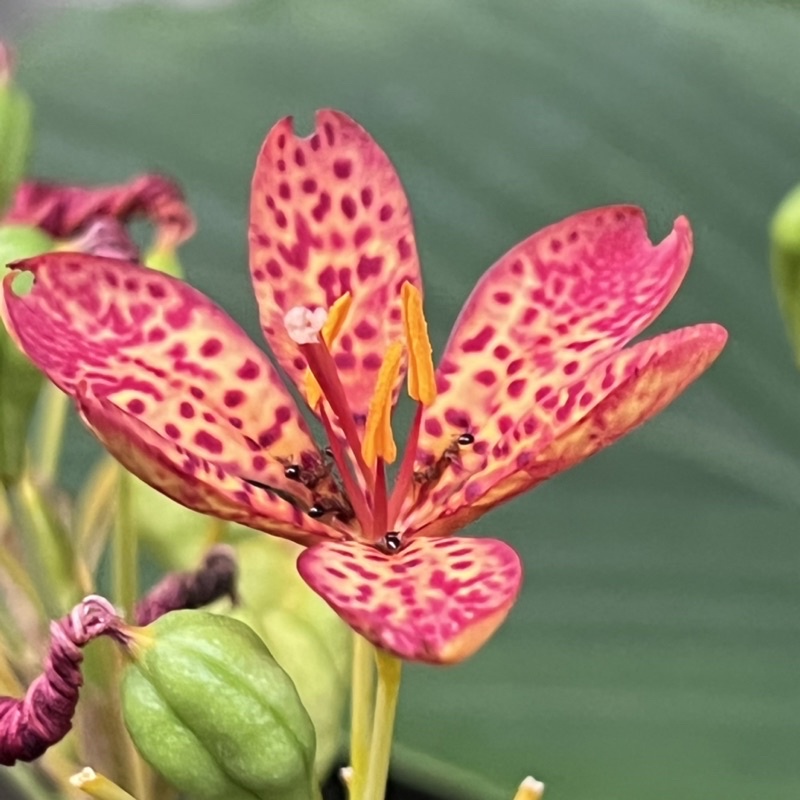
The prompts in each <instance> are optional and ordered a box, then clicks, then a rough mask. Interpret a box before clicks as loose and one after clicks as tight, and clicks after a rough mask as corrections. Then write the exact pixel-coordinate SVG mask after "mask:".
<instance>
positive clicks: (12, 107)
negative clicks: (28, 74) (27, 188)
mask: <svg viewBox="0 0 800 800" xmlns="http://www.w3.org/2000/svg"><path fill="white" fill-rule="evenodd" d="M0 55H1V54H0ZM32 121H33V109H32V108H31V104H30V101H29V100H28V97H27V96H26V95H25V93H24V92H23V91H22V90H21V89H19V87H17V85H16V84H15V83H14V82H13V81H12V80H10V79H8V80H5V81H4V76H3V75H0V214H2V212H3V211H4V210H5V209H6V207H7V205H8V203H9V201H10V199H11V197H12V195H13V193H14V190H15V189H16V188H17V184H18V183H19V182H20V181H21V180H22V177H23V175H24V174H25V165H26V163H27V160H28V153H29V151H30V145H31V128H32Z"/></svg>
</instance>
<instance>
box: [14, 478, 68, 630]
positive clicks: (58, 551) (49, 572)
mask: <svg viewBox="0 0 800 800" xmlns="http://www.w3.org/2000/svg"><path fill="white" fill-rule="evenodd" d="M8 497H9V500H10V504H11V509H12V515H13V518H14V525H15V528H16V530H17V535H18V536H19V540H20V544H21V545H22V548H23V551H24V554H25V561H26V562H27V567H28V572H29V573H30V575H31V579H32V580H33V583H34V585H35V586H36V592H37V594H38V595H39V597H40V598H41V600H42V603H43V605H44V607H45V609H46V611H47V616H48V617H50V618H51V619H56V618H58V617H60V616H61V615H62V614H64V613H65V612H66V611H67V610H68V609H69V608H71V607H72V606H73V605H75V603H76V602H77V601H78V599H79V597H78V595H79V589H78V586H77V583H76V569H75V558H74V553H73V550H72V543H71V541H70V539H69V535H68V534H67V532H66V531H65V530H64V527H63V525H62V524H61V522H60V520H59V519H58V515H57V514H56V512H55V510H54V509H53V508H52V507H51V506H50V503H49V502H48V500H47V498H46V497H45V496H44V495H43V494H42V492H41V491H40V489H39V487H38V486H37V485H36V484H35V483H34V482H33V480H32V479H31V476H30V475H28V474H24V475H22V477H21V478H20V479H19V480H18V481H17V483H16V484H14V486H12V487H11V488H10V489H9V493H8Z"/></svg>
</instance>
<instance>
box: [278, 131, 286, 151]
mask: <svg viewBox="0 0 800 800" xmlns="http://www.w3.org/2000/svg"><path fill="white" fill-rule="evenodd" d="M277 141H278V147H279V148H280V149H281V150H283V148H284V147H286V134H285V133H281V134H280V135H279V136H278V139H277Z"/></svg>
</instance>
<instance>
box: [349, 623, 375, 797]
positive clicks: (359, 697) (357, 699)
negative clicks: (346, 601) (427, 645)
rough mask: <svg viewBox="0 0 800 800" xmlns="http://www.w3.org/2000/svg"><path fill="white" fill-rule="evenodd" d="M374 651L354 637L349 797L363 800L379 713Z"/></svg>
mask: <svg viewBox="0 0 800 800" xmlns="http://www.w3.org/2000/svg"><path fill="white" fill-rule="evenodd" d="M373 652H374V650H373V647H372V645H371V644H370V643H369V642H368V641H367V640H366V639H365V638H364V637H363V636H359V635H358V634H357V633H355V632H354V633H353V686H352V689H351V692H352V694H351V699H350V765H351V766H352V768H353V778H352V785H351V787H350V791H349V795H350V797H351V798H352V800H361V798H362V796H363V793H364V787H365V786H366V782H367V767H368V765H369V745H370V736H371V734H372V731H371V725H372V718H373V716H374V713H375V700H374V689H375V665H374V663H373Z"/></svg>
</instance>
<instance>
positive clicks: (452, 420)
mask: <svg viewBox="0 0 800 800" xmlns="http://www.w3.org/2000/svg"><path fill="white" fill-rule="evenodd" d="M444 421H445V422H446V423H447V424H448V425H452V426H453V427H454V428H469V417H468V416H467V415H466V414H465V413H464V412H463V411H458V410H457V409H455V408H448V409H447V410H446V411H445V412H444Z"/></svg>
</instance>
